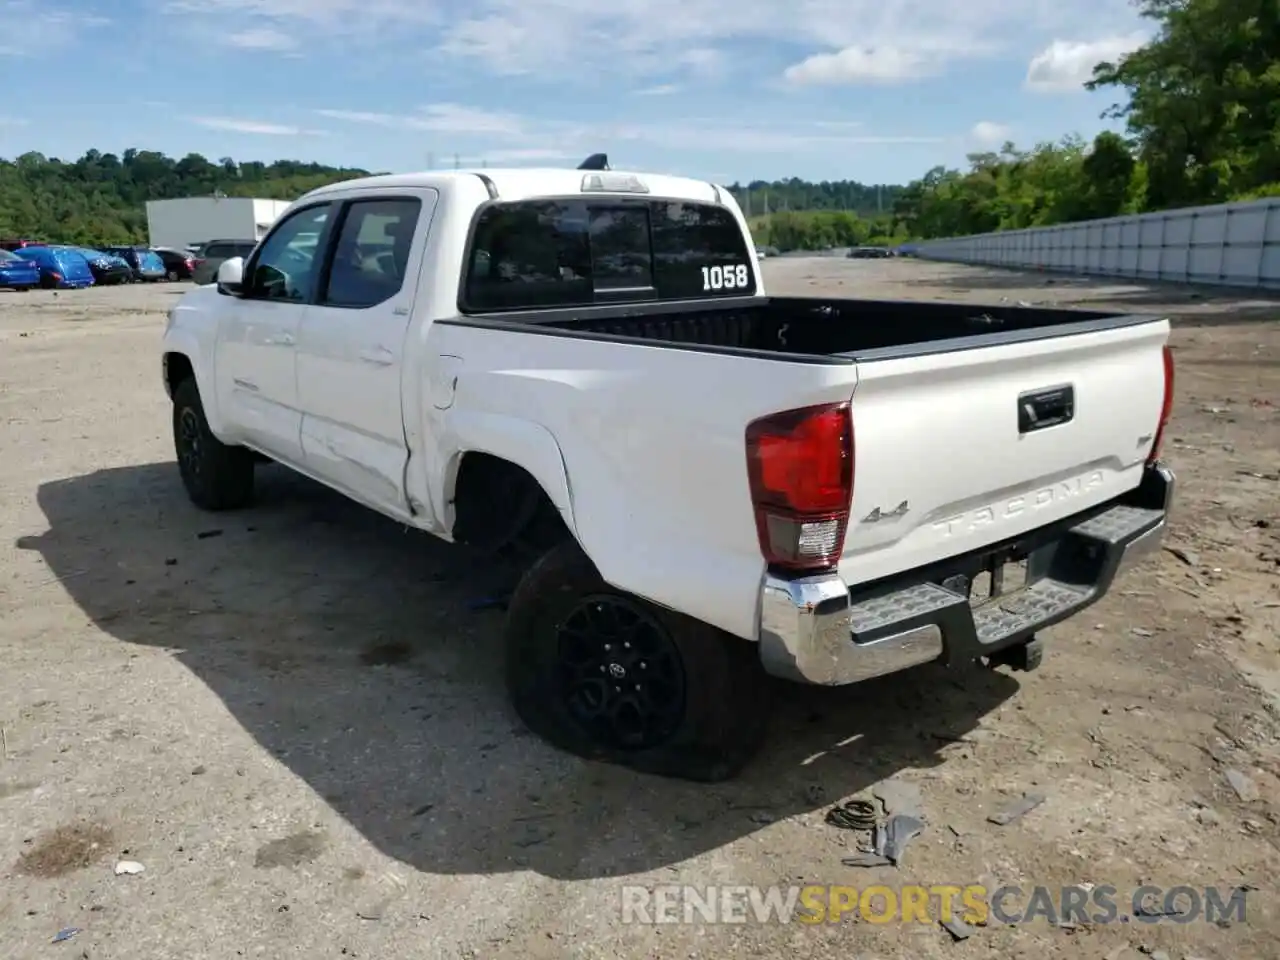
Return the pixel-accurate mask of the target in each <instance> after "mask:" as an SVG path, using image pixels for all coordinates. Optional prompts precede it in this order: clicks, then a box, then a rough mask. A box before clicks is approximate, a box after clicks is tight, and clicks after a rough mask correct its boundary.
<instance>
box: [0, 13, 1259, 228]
mask: <svg viewBox="0 0 1280 960" xmlns="http://www.w3.org/2000/svg"><path fill="white" fill-rule="evenodd" d="M1137 5H1138V7H1139V10H1140V12H1141V14H1142V15H1143V16H1144V17H1146V18H1147V19H1148V20H1149V21H1151V23H1152V26H1153V27H1154V34H1153V37H1152V39H1151V41H1150V42H1148V43H1147V44H1145V45H1144V46H1142V47H1140V48H1138V49H1137V50H1135V51H1134V52H1133V53H1131V54H1129V55H1127V56H1125V57H1122V58H1120V59H1119V60H1117V61H1116V62H1114V63H1101V64H1098V65H1097V66H1096V68H1095V69H1094V71H1093V79H1092V80H1090V81H1089V82H1088V83H1087V84H1086V87H1088V88H1089V89H1093V90H1112V91H1114V92H1115V93H1116V95H1117V98H1118V102H1117V103H1116V104H1115V105H1114V106H1113V107H1112V108H1111V109H1109V110H1108V111H1107V112H1106V114H1105V116H1108V117H1111V118H1114V119H1123V120H1124V121H1125V132H1124V134H1123V135H1121V134H1117V133H1111V132H1104V133H1101V134H1099V135H1098V136H1097V137H1095V138H1094V139H1093V140H1092V141H1087V140H1085V139H1083V138H1081V137H1079V136H1075V135H1072V136H1068V137H1065V138H1064V139H1062V140H1060V141H1058V142H1055V143H1042V144H1037V145H1035V146H1033V147H1031V148H1028V149H1023V148H1019V147H1018V146H1016V145H1015V144H1013V143H1007V144H1005V145H1004V146H1003V147H1002V148H1001V149H1000V150H998V151H992V152H986V153H975V154H971V155H970V156H969V157H968V158H967V168H966V169H962V170H957V169H947V168H945V167H936V168H934V169H933V170H930V171H928V172H927V173H926V174H925V175H924V176H922V177H921V178H920V179H918V180H915V181H913V182H911V183H909V184H906V185H905V186H895V185H889V184H873V185H867V184H862V183H858V182H856V181H851V180H845V181H831V182H822V183H811V182H809V181H805V180H801V179H798V178H791V179H789V180H779V181H773V182H765V181H756V182H753V183H747V184H734V185H732V186H731V187H730V190H731V191H732V192H733V194H734V196H735V197H736V198H737V200H738V202H739V204H740V205H741V206H742V208H743V210H744V211H745V212H746V214H747V216H748V217H749V218H750V221H751V226H752V232H753V234H754V235H755V239H756V242H757V243H759V244H761V245H766V246H773V247H777V248H778V249H780V250H794V249H821V248H824V247H840V246H857V245H862V244H888V243H899V242H902V241H905V240H912V239H915V240H923V239H931V238H935V237H946V236H960V235H964V234H973V233H987V232H990V231H994V230H1009V229H1018V228H1022V227H1037V226H1049V225H1052V224H1057V223H1069V222H1073V221H1077V220H1088V219H1093V218H1096V217H1107V216H1115V215H1118V214H1126V213H1142V212H1148V211H1154V210H1164V209H1169V208H1171V207H1185V206H1193V205H1196V204H1210V203H1221V202H1224V201H1227V200H1236V199H1253V198H1257V197H1263V196H1280V3H1278V2H1277V0H1137ZM366 175H367V171H365V170H359V169H354V168H339V167H331V166H325V165H322V164H317V163H303V162H300V161H295V160H278V161H276V162H274V163H258V162H248V163H237V162H235V161H234V160H232V159H231V158H229V157H224V158H222V159H220V160H217V161H212V160H208V159H206V158H205V157H202V156H200V155H199V154H189V155H188V156H186V157H183V158H182V159H173V158H170V157H167V156H165V155H164V154H161V153H156V152H154V151H148V150H126V151H125V152H124V153H123V154H122V155H120V156H116V155H114V154H111V153H100V152H98V151H97V150H90V151H89V152H88V153H86V154H85V155H84V156H83V157H81V158H80V159H79V160H75V161H71V162H67V161H62V160H58V159H56V158H48V157H44V156H42V155H41V154H38V153H27V154H23V155H22V156H20V157H18V158H16V159H15V160H12V161H2V160H0V236H24V237H39V238H49V239H58V240H66V241H70V242H75V243H86V244H88V243H97V244H108V243H112V244H114V243H131V242H143V241H145V239H146V212H145V207H144V204H145V201H147V200H157V199H166V198H171V197H184V196H207V195H210V194H213V193H214V192H215V191H221V192H222V193H224V194H226V195H227V196H255V197H264V198H270V199H286V200H287V199H293V198H295V197H298V196H300V195H301V194H303V193H305V192H306V191H308V190H311V189H314V188H315V187H318V186H321V185H323V184H327V183H333V182H336V181H339V180H345V179H350V178H352V177H359V176H366Z"/></svg>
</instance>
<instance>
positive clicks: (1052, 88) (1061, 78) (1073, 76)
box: [1026, 32, 1147, 93]
mask: <svg viewBox="0 0 1280 960" xmlns="http://www.w3.org/2000/svg"><path fill="white" fill-rule="evenodd" d="M1146 41H1147V36H1146V34H1144V33H1141V32H1134V33H1128V34H1123V35H1117V36H1111V37H1104V38H1102V39H1101V40H1093V41H1089V42H1086V43H1077V42H1073V41H1070V40H1055V41H1053V43H1051V44H1049V46H1047V47H1045V48H1044V49H1043V50H1041V51H1040V52H1039V53H1038V54H1036V55H1035V56H1034V57H1032V59H1031V63H1030V65H1028V67H1027V81H1026V86H1027V89H1028V90H1035V91H1037V92H1039V93H1062V92H1065V91H1079V90H1081V89H1082V88H1083V85H1084V83H1085V81H1087V80H1091V79H1093V68H1094V67H1095V66H1097V65H1098V64H1099V63H1102V62H1103V61H1107V60H1110V61H1115V60H1117V59H1119V58H1120V57H1123V56H1124V55H1125V54H1127V53H1132V52H1133V51H1134V50H1136V49H1137V48H1138V47H1140V46H1142V45H1143V44H1144V43H1146Z"/></svg>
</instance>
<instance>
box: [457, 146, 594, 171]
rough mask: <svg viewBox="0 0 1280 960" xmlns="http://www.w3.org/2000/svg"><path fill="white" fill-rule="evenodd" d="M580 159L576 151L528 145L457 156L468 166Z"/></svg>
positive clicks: (517, 164) (515, 164)
mask: <svg viewBox="0 0 1280 960" xmlns="http://www.w3.org/2000/svg"><path fill="white" fill-rule="evenodd" d="M581 159H582V157H581V156H580V155H579V154H576V153H566V152H565V151H563V150H553V149H549V148H543V147H529V148H525V149H517V150H490V151H488V152H486V153H479V154H476V155H475V156H464V157H459V158H458V162H459V163H461V164H462V165H464V166H468V167H475V166H481V165H483V164H492V165H494V166H501V165H503V164H509V165H511V166H522V165H525V164H534V163H554V162H556V161H563V160H575V161H577V160H581Z"/></svg>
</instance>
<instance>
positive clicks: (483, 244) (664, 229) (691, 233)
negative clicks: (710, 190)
mask: <svg viewBox="0 0 1280 960" xmlns="http://www.w3.org/2000/svg"><path fill="white" fill-rule="evenodd" d="M752 256H753V255H752V253H751V249H750V248H749V247H748V246H747V244H746V243H745V241H744V238H743V235H742V231H741V230H740V229H739V227H738V222H737V220H736V219H735V218H734V216H733V214H732V213H730V212H729V211H728V210H727V209H725V208H724V207H719V206H715V205H713V204H707V203H683V202H670V201H664V200H643V201H634V200H608V199H604V198H601V199H598V200H594V199H593V200H590V201H588V200H540V201H522V202H517V203H497V204H493V205H491V206H489V207H487V208H486V209H485V210H484V211H483V212H482V213H481V215H480V218H479V220H478V222H477V224H476V228H475V231H474V236H473V239H472V245H471V250H470V252H469V254H468V257H467V265H466V276H465V282H464V284H463V297H462V301H463V303H462V306H463V308H464V309H465V310H466V311H467V312H470V313H488V312H494V311H503V310H537V309H544V308H552V307H570V306H585V305H588V304H592V303H619V302H631V301H634V302H641V301H654V300H693V299H704V298H712V297H725V296H739V297H740V296H750V295H752V294H754V293H755V290H756V284H755V272H754V270H752V268H751V262H752Z"/></svg>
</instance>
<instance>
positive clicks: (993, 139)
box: [969, 120, 1013, 148]
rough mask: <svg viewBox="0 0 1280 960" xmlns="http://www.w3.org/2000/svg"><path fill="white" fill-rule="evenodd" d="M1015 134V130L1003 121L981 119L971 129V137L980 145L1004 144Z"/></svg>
mask: <svg viewBox="0 0 1280 960" xmlns="http://www.w3.org/2000/svg"><path fill="white" fill-rule="evenodd" d="M1012 135H1013V130H1011V129H1010V128H1009V127H1007V126H1005V125H1004V124H1003V123H994V122H992V121H990V120H980V121H978V122H977V123H975V124H974V125H973V129H972V130H970V131H969V139H971V140H972V141H973V142H974V143H975V144H977V145H978V146H980V147H985V148H995V147H1000V146H1003V145H1004V144H1005V143H1007V142H1008V141H1009V138H1010V137H1011V136H1012Z"/></svg>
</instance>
